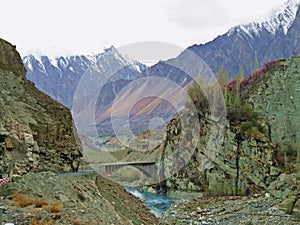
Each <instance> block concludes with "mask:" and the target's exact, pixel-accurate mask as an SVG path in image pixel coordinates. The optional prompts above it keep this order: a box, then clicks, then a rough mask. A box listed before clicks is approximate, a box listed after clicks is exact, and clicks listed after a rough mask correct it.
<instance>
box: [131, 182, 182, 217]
mask: <svg viewBox="0 0 300 225" xmlns="http://www.w3.org/2000/svg"><path fill="white" fill-rule="evenodd" d="M125 189H126V190H127V191H129V192H130V193H131V194H133V195H134V196H136V197H138V198H139V199H141V200H142V201H143V202H145V203H146V206H147V207H148V208H149V209H150V210H151V212H153V213H154V214H155V216H156V217H157V218H161V216H162V214H163V213H164V212H165V211H166V210H167V209H168V208H169V207H170V205H171V204H172V203H173V202H174V201H175V200H176V199H175V198H171V197H167V196H162V195H158V194H152V193H148V192H142V191H139V190H138V189H136V188H133V187H125Z"/></svg>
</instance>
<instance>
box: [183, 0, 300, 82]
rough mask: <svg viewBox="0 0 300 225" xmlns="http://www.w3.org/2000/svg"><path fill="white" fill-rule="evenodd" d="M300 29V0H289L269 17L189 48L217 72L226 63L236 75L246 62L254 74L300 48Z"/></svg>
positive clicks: (246, 71)
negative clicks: (264, 65)
mask: <svg viewBox="0 0 300 225" xmlns="http://www.w3.org/2000/svg"><path fill="white" fill-rule="evenodd" d="M299 29H300V10H299V4H298V3H297V2H296V1H294V0H289V1H287V2H286V3H285V4H284V6H283V8H281V9H278V10H275V11H274V12H273V14H272V15H271V17H270V18H269V19H268V20H266V21H263V22H252V23H250V24H247V25H240V26H236V27H234V28H232V29H230V30H229V31H228V32H227V33H225V34H224V35H220V36H218V37H217V38H215V39H214V40H213V41H211V42H208V43H206V44H200V45H193V46H191V47H189V48H188V50H191V51H193V52H195V53H196V54H197V55H198V56H199V57H201V58H202V59H203V60H204V61H205V62H206V63H207V64H208V65H209V67H210V68H211V69H212V70H213V72H214V73H216V72H217V71H218V67H219V66H223V69H224V70H225V71H227V72H228V73H229V75H230V77H232V76H234V75H236V74H238V73H239V70H240V66H243V67H244V71H245V75H250V73H251V72H252V71H253V70H255V69H257V68H256V67H261V66H263V64H264V63H266V62H268V61H272V60H277V59H279V58H288V57H290V56H291V55H293V53H294V52H299V51H300V34H299V33H300V32H299ZM256 62H257V63H258V65H257V66H255V63H256Z"/></svg>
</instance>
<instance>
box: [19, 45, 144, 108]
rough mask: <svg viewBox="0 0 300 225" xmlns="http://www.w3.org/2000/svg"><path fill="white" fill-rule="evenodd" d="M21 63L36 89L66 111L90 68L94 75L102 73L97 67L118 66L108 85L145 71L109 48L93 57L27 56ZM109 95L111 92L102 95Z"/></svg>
mask: <svg viewBox="0 0 300 225" xmlns="http://www.w3.org/2000/svg"><path fill="white" fill-rule="evenodd" d="M23 62H24V65H25V67H26V70H27V74H26V76H27V78H28V79H29V80H31V81H33V82H34V83H35V85H36V87H37V88H38V89H40V90H42V91H43V92H45V93H46V94H48V95H50V96H51V97H52V98H54V99H55V100H57V101H59V102H60V103H62V104H64V105H65V106H67V107H68V108H71V107H72V104H73V96H74V93H75V91H76V87H77V85H78V83H79V81H80V79H81V78H82V76H83V75H84V73H85V72H86V70H87V69H88V68H90V67H93V69H95V70H96V71H98V72H104V71H101V68H108V67H111V68H114V67H116V66H121V67H122V71H118V73H117V74H116V75H114V76H113V78H112V79H111V80H110V82H112V81H118V80H121V79H122V80H132V79H136V78H137V77H138V76H139V75H140V72H141V71H142V70H144V69H145V68H146V66H144V65H143V64H141V63H138V62H136V61H132V60H129V59H127V58H126V57H124V56H122V55H121V54H120V53H119V52H118V51H117V50H116V49H115V48H114V47H113V46H112V47H111V48H108V49H105V52H104V53H101V54H96V55H79V56H67V57H63V56H61V57H57V58H51V57H48V56H34V55H29V56H25V57H24V58H23ZM101 64H102V65H101ZM104 70H105V69H104ZM111 94H113V93H110V94H106V96H110V95H111ZM113 97H114V96H112V97H110V98H113ZM104 101H105V100H104Z"/></svg>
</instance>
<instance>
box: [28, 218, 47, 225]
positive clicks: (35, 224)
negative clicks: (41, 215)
mask: <svg viewBox="0 0 300 225" xmlns="http://www.w3.org/2000/svg"><path fill="white" fill-rule="evenodd" d="M29 225H49V223H47V222H44V221H43V220H39V219H37V218H36V217H33V218H32V219H31V221H30V223H29Z"/></svg>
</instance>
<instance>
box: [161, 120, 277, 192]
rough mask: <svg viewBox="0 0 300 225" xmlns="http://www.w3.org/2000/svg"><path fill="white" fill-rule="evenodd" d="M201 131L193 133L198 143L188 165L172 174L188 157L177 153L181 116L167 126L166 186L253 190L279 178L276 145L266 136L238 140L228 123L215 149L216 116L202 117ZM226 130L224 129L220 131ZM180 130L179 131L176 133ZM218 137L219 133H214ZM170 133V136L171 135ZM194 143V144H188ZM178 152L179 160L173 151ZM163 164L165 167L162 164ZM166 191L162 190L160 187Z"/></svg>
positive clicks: (201, 189) (169, 190)
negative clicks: (220, 141) (274, 155)
mask: <svg viewBox="0 0 300 225" xmlns="http://www.w3.org/2000/svg"><path fill="white" fill-rule="evenodd" d="M200 122H201V124H202V126H201V129H200V131H199V134H200V136H198V135H199V134H196V135H195V134H194V135H193V138H192V140H191V143H195V145H194V144H193V145H194V152H193V154H192V155H191V158H190V160H189V161H188V162H187V164H186V166H184V167H183V168H181V169H180V170H179V171H178V172H177V173H175V174H174V175H173V176H171V177H170V175H171V173H172V172H171V171H173V169H174V167H175V168H178V167H177V166H178V161H181V160H186V159H185V155H179V154H176V151H177V150H178V144H179V143H180V142H182V135H181V134H180V133H179V132H177V130H178V127H179V126H180V120H178V119H175V120H173V123H170V124H169V126H168V133H169V134H171V135H169V136H168V135H167V138H166V140H165V142H164V143H163V145H164V146H165V147H164V150H163V154H162V156H161V159H160V160H161V163H160V173H161V170H162V169H163V173H164V176H165V177H170V178H169V179H167V181H166V184H165V185H166V186H165V188H166V189H167V191H168V192H173V191H200V192H206V193H207V194H209V195H210V194H211V195H234V194H251V193H256V192H258V191H261V190H264V189H266V188H267V186H268V185H269V184H270V183H271V182H272V181H274V180H275V179H276V177H277V175H278V170H277V169H276V167H275V166H276V164H275V163H274V162H273V161H272V157H273V153H274V150H275V148H276V147H275V146H274V145H272V144H271V142H270V141H269V140H268V139H266V138H263V137H250V136H249V137H247V138H246V139H245V140H242V141H241V140H239V139H238V135H237V133H236V132H235V127H232V125H230V124H229V123H227V124H226V128H225V132H224V139H223V141H222V143H221V148H220V149H219V150H218V151H216V150H215V149H216V145H217V143H216V142H218V140H217V139H216V142H210V141H209V136H210V135H211V129H217V128H216V127H214V120H212V119H209V118H202V119H201V121H200ZM219 132H223V131H222V130H219V131H217V133H219ZM174 134H177V135H174ZM214 135H215V136H216V137H217V136H218V135H220V133H219V134H214ZM168 137H169V138H168ZM189 147H191V146H189ZM175 154H176V160H174V158H172V159H171V160H169V159H170V155H173V156H174V155H175ZM162 165H163V167H162ZM161 191H163V190H161Z"/></svg>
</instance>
